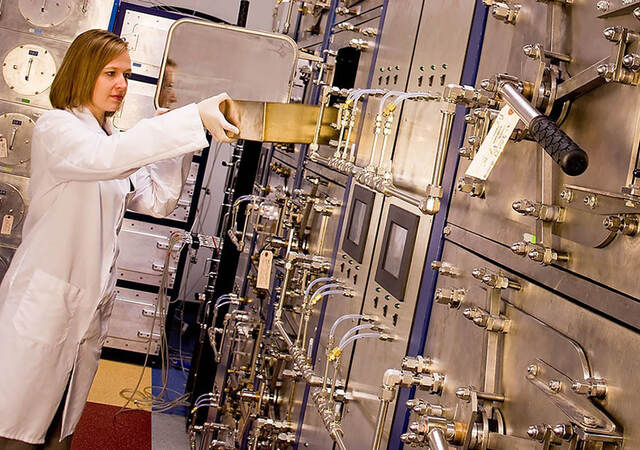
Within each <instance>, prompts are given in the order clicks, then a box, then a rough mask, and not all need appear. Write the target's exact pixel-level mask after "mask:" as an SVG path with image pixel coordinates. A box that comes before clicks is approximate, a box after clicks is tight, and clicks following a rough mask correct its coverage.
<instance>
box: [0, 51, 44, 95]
mask: <svg viewBox="0 0 640 450" xmlns="http://www.w3.org/2000/svg"><path fill="white" fill-rule="evenodd" d="M2 75H3V76H4V80H5V82H6V83H7V84H8V85H9V88H10V89H13V90H15V91H16V92H17V93H18V94H22V95H37V94H40V93H41V92H44V91H46V90H47V89H49V87H50V86H51V83H53V79H54V78H55V76H56V63H55V61H54V60H53V57H52V56H51V54H50V53H49V51H48V50H46V49H44V48H42V47H40V46H37V45H31V44H25V45H21V46H19V47H16V48H14V49H13V50H11V51H10V52H9V53H8V54H7V56H6V57H5V59H4V62H3V63H2Z"/></svg>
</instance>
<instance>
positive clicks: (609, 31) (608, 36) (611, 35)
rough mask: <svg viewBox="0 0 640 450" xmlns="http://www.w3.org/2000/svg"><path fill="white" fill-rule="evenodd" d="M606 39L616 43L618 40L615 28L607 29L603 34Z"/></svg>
mask: <svg viewBox="0 0 640 450" xmlns="http://www.w3.org/2000/svg"><path fill="white" fill-rule="evenodd" d="M602 34H603V35H604V37H605V38H606V39H608V40H610V41H615V40H616V39H615V38H616V29H615V28H614V27H607V28H605V29H604V31H603V32H602Z"/></svg>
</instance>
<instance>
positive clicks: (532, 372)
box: [527, 364, 540, 377]
mask: <svg viewBox="0 0 640 450" xmlns="http://www.w3.org/2000/svg"><path fill="white" fill-rule="evenodd" d="M539 371H540V368H539V367H538V365H537V364H530V365H529V367H527V375H529V376H531V377H536V376H538V372H539Z"/></svg>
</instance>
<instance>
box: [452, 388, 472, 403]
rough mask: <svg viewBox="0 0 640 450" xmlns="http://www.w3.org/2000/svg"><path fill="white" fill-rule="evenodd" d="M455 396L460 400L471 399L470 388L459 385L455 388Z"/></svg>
mask: <svg viewBox="0 0 640 450" xmlns="http://www.w3.org/2000/svg"><path fill="white" fill-rule="evenodd" d="M456 397H458V398H459V399H460V400H464V401H467V402H468V401H469V400H471V389H469V388H468V387H466V386H462V387H459V388H458V389H456Z"/></svg>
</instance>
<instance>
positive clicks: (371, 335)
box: [338, 333, 380, 350]
mask: <svg viewBox="0 0 640 450" xmlns="http://www.w3.org/2000/svg"><path fill="white" fill-rule="evenodd" d="M378 337H380V333H362V334H356V335H355V336H351V337H350V338H348V339H347V340H346V341H344V342H341V343H340V345H338V348H339V349H340V350H344V348H345V347H346V346H347V345H349V344H351V343H352V342H354V341H357V340H358V339H367V338H378Z"/></svg>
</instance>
